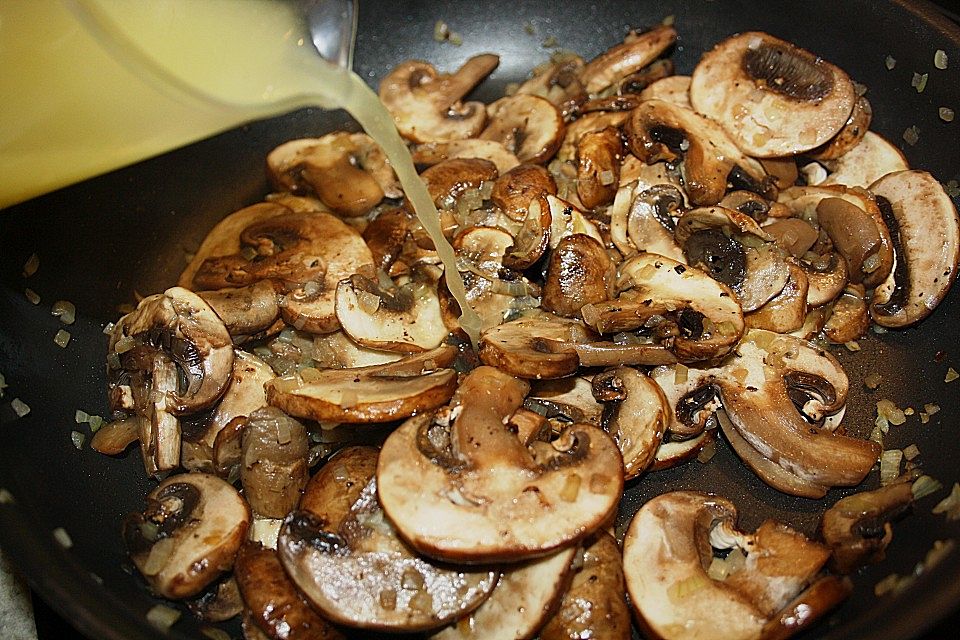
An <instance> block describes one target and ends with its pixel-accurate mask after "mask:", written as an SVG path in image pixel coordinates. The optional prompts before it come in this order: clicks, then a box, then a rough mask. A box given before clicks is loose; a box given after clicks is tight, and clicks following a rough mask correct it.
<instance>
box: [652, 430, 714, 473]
mask: <svg viewBox="0 0 960 640" xmlns="http://www.w3.org/2000/svg"><path fill="white" fill-rule="evenodd" d="M716 439H717V436H716V430H712V431H704V432H703V433H701V434H700V435H697V436H694V437H693V438H690V439H689V440H670V441H666V440H665V441H664V442H661V443H660V446H659V447H657V453H656V455H655V456H654V458H653V464H651V465H650V471H663V470H664V469H670V468H672V467H675V466H677V465H680V464H683V463H684V462H688V461H689V460H691V459H693V458H696V459H699V457H700V452H701V451H704V450H707V447H709V446H714V443H715V442H716Z"/></svg>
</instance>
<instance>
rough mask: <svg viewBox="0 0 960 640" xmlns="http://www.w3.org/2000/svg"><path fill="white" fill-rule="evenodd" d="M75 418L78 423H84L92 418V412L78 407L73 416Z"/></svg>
mask: <svg viewBox="0 0 960 640" xmlns="http://www.w3.org/2000/svg"><path fill="white" fill-rule="evenodd" d="M73 420H74V422H76V423H77V424H84V423H86V422H88V421H89V420H90V414H89V413H87V412H86V411H84V410H83V409H77V412H76V413H75V414H74V416H73Z"/></svg>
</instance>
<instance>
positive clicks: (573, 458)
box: [377, 366, 623, 563]
mask: <svg viewBox="0 0 960 640" xmlns="http://www.w3.org/2000/svg"><path fill="white" fill-rule="evenodd" d="M528 391H529V385H528V384H527V383H526V382H524V381H522V380H519V379H517V378H514V377H512V376H510V375H508V374H506V373H503V372H501V371H499V370H498V369H494V368H493V367H488V366H481V367H478V368H476V369H474V370H473V371H471V372H470V373H469V374H468V375H467V376H466V378H464V380H463V382H462V384H461V385H460V388H459V389H458V391H457V395H456V396H455V398H454V400H453V403H452V405H451V408H450V410H449V411H444V412H441V413H440V414H439V415H437V416H434V415H431V414H427V415H423V416H418V417H415V418H412V419H411V420H408V421H407V422H405V423H404V424H403V425H402V426H401V427H400V428H399V429H397V430H396V431H394V432H393V433H391V434H390V436H389V437H388V438H387V440H386V442H385V443H384V445H383V450H382V451H381V453H380V461H379V463H378V466H377V486H378V491H379V496H380V503H381V504H382V506H383V510H384V512H385V513H386V514H387V516H388V517H389V518H390V520H391V522H392V523H393V524H394V526H396V528H397V530H398V531H399V532H400V534H401V536H402V537H403V538H404V539H405V540H406V541H407V542H409V543H410V544H411V545H412V546H413V547H414V548H415V549H417V550H418V551H419V552H421V553H423V554H425V555H429V556H431V557H436V558H440V559H444V560H448V561H455V562H468V563H478V562H500V561H518V560H521V559H524V558H534V557H540V556H544V555H548V554H550V553H551V552H553V551H556V550H558V549H562V548H564V547H569V546H570V545H573V544H575V543H576V542H578V541H579V540H581V539H583V538H584V537H586V536H588V535H589V534H590V533H592V532H593V531H595V530H597V529H598V528H599V527H600V526H601V525H602V524H603V523H604V522H606V521H607V519H608V518H609V517H610V516H611V514H612V513H614V511H615V510H616V508H617V503H618V501H619V499H620V495H621V493H622V491H623V462H622V459H621V456H620V451H619V450H618V449H617V445H616V443H614V442H613V440H612V439H611V438H610V436H608V435H607V434H606V433H605V432H604V431H603V430H601V429H598V428H596V427H592V426H589V425H583V424H576V425H572V426H571V427H569V428H568V429H566V430H564V431H563V432H562V433H561V434H560V435H559V436H557V438H556V439H555V440H553V441H551V442H544V441H536V442H533V443H531V445H529V446H524V445H523V444H522V443H521V442H520V440H519V439H518V438H517V436H516V434H514V433H513V432H511V431H510V430H509V429H508V428H507V427H506V426H505V422H506V421H507V420H508V418H509V417H510V416H511V415H513V413H514V412H515V411H516V410H517V409H518V408H519V407H520V406H521V405H522V404H523V400H524V397H525V396H526V394H527V392H528Z"/></svg>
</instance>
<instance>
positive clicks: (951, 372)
mask: <svg viewBox="0 0 960 640" xmlns="http://www.w3.org/2000/svg"><path fill="white" fill-rule="evenodd" d="M957 378H960V373H957V370H956V369H954V368H953V367H950V368H949V369H947V375H945V376H944V377H943V381H944V382H953V381H954V380H956V379H957Z"/></svg>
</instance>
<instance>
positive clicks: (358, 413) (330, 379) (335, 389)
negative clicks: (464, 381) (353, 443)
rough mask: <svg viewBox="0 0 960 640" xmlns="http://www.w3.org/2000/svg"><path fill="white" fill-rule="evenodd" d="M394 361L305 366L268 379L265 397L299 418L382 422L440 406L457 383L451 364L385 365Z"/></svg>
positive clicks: (361, 422) (323, 420)
mask: <svg viewBox="0 0 960 640" xmlns="http://www.w3.org/2000/svg"><path fill="white" fill-rule="evenodd" d="M428 353H429V352H428ZM390 366H396V363H391V364H388V365H376V366H372V367H362V368H359V369H324V370H318V369H304V370H303V371H301V372H299V373H298V374H296V375H293V376H283V377H281V378H275V379H273V380H271V381H270V382H269V383H267V386H266V391H267V402H269V403H270V404H271V405H272V406H275V407H278V408H280V409H282V410H283V411H285V412H286V413H288V414H290V415H292V416H296V417H298V418H309V419H311V420H318V421H322V422H345V423H349V424H363V423H371V422H372V423H379V422H389V421H391V420H398V419H400V418H406V417H408V416H411V415H415V414H418V413H421V412H424V411H429V410H430V409H435V408H437V407H439V406H442V405H443V404H445V403H446V402H447V400H449V399H450V397H451V396H452V395H453V392H454V389H455V388H456V386H457V374H456V372H455V371H454V370H453V369H446V368H435V369H433V370H429V371H425V372H424V373H411V372H402V373H392V372H391V370H390V369H385V367H390ZM434 366H435V365H434Z"/></svg>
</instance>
